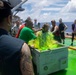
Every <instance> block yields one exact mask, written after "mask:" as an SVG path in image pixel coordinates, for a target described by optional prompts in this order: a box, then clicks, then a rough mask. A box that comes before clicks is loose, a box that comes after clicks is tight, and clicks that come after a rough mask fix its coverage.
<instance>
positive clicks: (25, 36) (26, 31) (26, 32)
mask: <svg viewBox="0 0 76 75" xmlns="http://www.w3.org/2000/svg"><path fill="white" fill-rule="evenodd" d="M19 38H20V39H22V40H24V41H25V42H26V43H28V42H29V41H30V40H32V39H35V38H36V35H35V34H34V31H33V30H31V29H30V28H28V27H24V28H23V29H22V30H21V32H20V35H19Z"/></svg>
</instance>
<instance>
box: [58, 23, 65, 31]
mask: <svg viewBox="0 0 76 75" xmlns="http://www.w3.org/2000/svg"><path fill="white" fill-rule="evenodd" d="M64 28H65V25H64V23H60V24H59V31H60V32H61V31H63V30H64Z"/></svg>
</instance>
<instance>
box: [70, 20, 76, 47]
mask: <svg viewBox="0 0 76 75" xmlns="http://www.w3.org/2000/svg"><path fill="white" fill-rule="evenodd" d="M75 35H76V20H74V23H73V24H72V39H71V40H72V42H71V45H72V46H73V41H74V36H75Z"/></svg>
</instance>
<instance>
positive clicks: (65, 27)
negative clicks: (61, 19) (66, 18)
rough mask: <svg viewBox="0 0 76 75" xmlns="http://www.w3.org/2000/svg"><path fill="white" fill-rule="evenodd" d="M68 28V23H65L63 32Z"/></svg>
mask: <svg viewBox="0 0 76 75" xmlns="http://www.w3.org/2000/svg"><path fill="white" fill-rule="evenodd" d="M66 29H67V25H66V24H64V30H63V31H61V32H64V31H65V30H66Z"/></svg>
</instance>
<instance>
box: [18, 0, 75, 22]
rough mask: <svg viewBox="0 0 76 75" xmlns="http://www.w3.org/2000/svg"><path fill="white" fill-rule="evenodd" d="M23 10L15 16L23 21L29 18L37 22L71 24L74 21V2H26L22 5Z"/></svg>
mask: <svg viewBox="0 0 76 75" xmlns="http://www.w3.org/2000/svg"><path fill="white" fill-rule="evenodd" d="M22 8H24V9H25V10H24V11H22V12H19V13H18V14H17V15H18V16H19V17H20V18H21V19H23V20H25V19H26V18H27V17H31V18H32V20H34V19H37V21H38V22H50V21H51V20H56V21H57V22H58V21H59V18H62V19H63V21H64V22H73V21H74V20H75V19H76V0H28V1H27V2H25V3H24V4H23V5H22Z"/></svg>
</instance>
